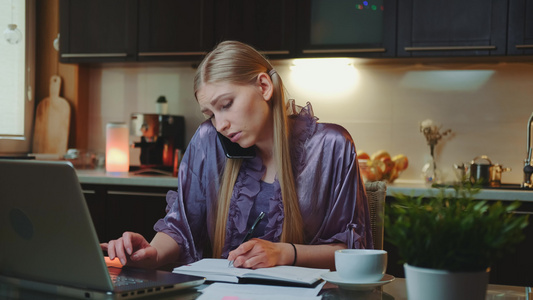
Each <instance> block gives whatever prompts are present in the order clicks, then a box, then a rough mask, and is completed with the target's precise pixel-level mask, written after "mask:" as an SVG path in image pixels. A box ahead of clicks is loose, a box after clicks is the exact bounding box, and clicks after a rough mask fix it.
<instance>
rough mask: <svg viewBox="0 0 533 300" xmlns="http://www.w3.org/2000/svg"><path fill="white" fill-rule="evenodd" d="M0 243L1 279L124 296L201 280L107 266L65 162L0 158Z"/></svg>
mask: <svg viewBox="0 0 533 300" xmlns="http://www.w3.org/2000/svg"><path fill="white" fill-rule="evenodd" d="M0 241H1V246H0V281H1V282H4V283H7V284H9V285H15V286H18V287H21V288H29V289H37V290H40V291H44V292H47V293H54V294H60V295H66V296H69V297H77V298H84V299H107V298H111V299H113V298H129V297H139V296H144V295H153V294H157V293H163V292H168V291H172V290H177V289H184V288H188V287H193V286H198V285H200V284H202V283H203V282H204V280H205V278H204V277H198V276H186V275H181V274H173V273H171V272H164V271H156V270H143V269H133V268H113V267H110V268H109V269H108V267H107V266H106V263H105V261H104V256H103V254H102V251H101V249H100V245H99V242H98V239H97V236H96V232H95V229H94V226H93V223H92V220H91V216H90V214H89V211H88V208H87V204H86V202H85V198H84V197H83V194H82V190H81V186H80V183H79V182H78V177H77V176H76V173H75V170H74V169H73V167H72V165H71V164H69V163H66V162H45V161H33V160H24V161H22V160H2V159H0ZM113 279H116V281H117V283H116V284H114V283H113ZM119 283H121V284H119Z"/></svg>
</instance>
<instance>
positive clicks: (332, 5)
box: [298, 0, 403, 57]
mask: <svg viewBox="0 0 533 300" xmlns="http://www.w3.org/2000/svg"><path fill="white" fill-rule="evenodd" d="M402 1H403V0H402ZM396 10H397V1H396V0H365V1H363V0H338V1H329V0H300V1H299V9H298V19H299V22H298V23H299V26H300V27H299V28H298V34H299V36H298V41H299V45H298V48H299V53H298V54H299V55H301V56H303V57H317V56H355V57H394V56H395V55H396V51H395V49H396V14H397V12H396Z"/></svg>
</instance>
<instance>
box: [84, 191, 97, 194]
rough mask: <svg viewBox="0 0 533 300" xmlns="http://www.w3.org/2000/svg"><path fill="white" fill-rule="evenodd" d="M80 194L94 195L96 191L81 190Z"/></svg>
mask: <svg viewBox="0 0 533 300" xmlns="http://www.w3.org/2000/svg"><path fill="white" fill-rule="evenodd" d="M81 192H82V193H84V194H96V191H94V190H81Z"/></svg>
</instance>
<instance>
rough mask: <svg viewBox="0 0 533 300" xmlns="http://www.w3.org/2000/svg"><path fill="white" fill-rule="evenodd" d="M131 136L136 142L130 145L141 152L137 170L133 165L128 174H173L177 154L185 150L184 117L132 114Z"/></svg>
mask: <svg viewBox="0 0 533 300" xmlns="http://www.w3.org/2000/svg"><path fill="white" fill-rule="evenodd" d="M130 135H131V136H133V138H134V139H135V140H138V141H134V142H133V144H132V146H133V147H136V148H140V149H141V155H140V163H141V165H140V168H135V167H133V166H132V167H130V170H131V171H143V170H145V171H148V172H150V171H163V172H170V173H172V171H173V169H174V163H175V158H177V157H176V155H179V152H180V151H181V152H183V151H184V150H185V118H184V117H183V116H175V115H167V114H143V113H133V114H131V120H130ZM139 139H140V140H139ZM176 150H179V151H176ZM139 169H140V170H139ZM156 173H157V172H156ZM159 173H161V172H159Z"/></svg>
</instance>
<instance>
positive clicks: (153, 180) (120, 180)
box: [76, 170, 533, 202]
mask: <svg viewBox="0 0 533 300" xmlns="http://www.w3.org/2000/svg"><path fill="white" fill-rule="evenodd" d="M76 172H77V174H78V178H79V180H80V183H83V184H108V185H133V186H152V187H168V188H169V189H176V187H177V184H178V180H177V178H176V177H172V176H165V175H135V174H131V173H130V174H126V175H121V176H113V175H109V174H106V172H105V171H104V170H77V171H76ZM446 190H447V191H450V192H451V191H453V189H451V188H447V189H446ZM437 192H438V189H436V188H430V187H428V186H426V185H425V184H424V182H422V181H415V180H400V179H398V180H396V181H395V182H394V183H393V184H389V185H388V186H387V196H394V195H396V194H405V195H412V196H421V195H431V193H437ZM476 198H479V199H485V200H505V201H513V200H520V201H527V202H533V190H509V189H482V190H481V192H479V193H478V194H477V195H476Z"/></svg>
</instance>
